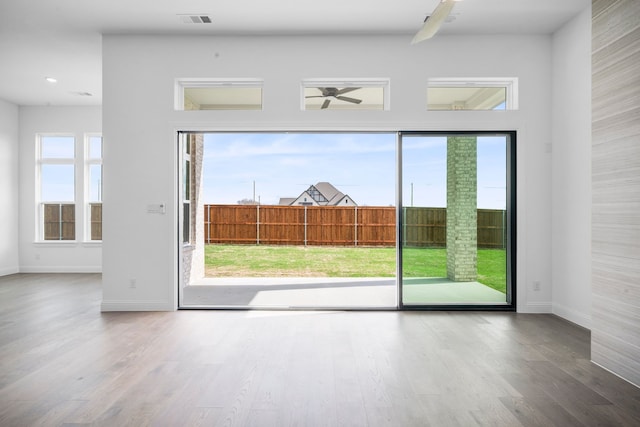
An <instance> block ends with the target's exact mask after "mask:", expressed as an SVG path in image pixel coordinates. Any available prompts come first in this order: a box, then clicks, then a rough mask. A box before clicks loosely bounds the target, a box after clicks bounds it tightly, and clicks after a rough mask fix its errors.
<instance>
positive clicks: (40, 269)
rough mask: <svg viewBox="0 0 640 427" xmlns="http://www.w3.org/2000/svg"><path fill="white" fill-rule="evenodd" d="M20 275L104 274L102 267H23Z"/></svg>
mask: <svg viewBox="0 0 640 427" xmlns="http://www.w3.org/2000/svg"><path fill="white" fill-rule="evenodd" d="M20 273H102V266H101V265H89V266H77V265H76V266H60V265H49V266H29V265H27V266H21V267H20Z"/></svg>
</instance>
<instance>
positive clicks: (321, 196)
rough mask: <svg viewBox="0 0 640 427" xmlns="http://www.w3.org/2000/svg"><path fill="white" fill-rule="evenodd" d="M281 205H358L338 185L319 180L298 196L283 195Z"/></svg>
mask: <svg viewBox="0 0 640 427" xmlns="http://www.w3.org/2000/svg"><path fill="white" fill-rule="evenodd" d="M280 205H308V206H337V205H350V206H357V203H356V202H354V201H353V200H352V199H351V197H349V196H348V195H346V194H344V193H342V192H340V191H339V190H338V189H337V188H336V187H334V186H333V185H331V184H330V183H328V182H319V183H317V184H316V185H311V186H309V188H308V189H307V190H305V191H303V192H302V194H300V196H298V197H296V198H291V197H282V198H280Z"/></svg>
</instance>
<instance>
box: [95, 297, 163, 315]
mask: <svg viewBox="0 0 640 427" xmlns="http://www.w3.org/2000/svg"><path fill="white" fill-rule="evenodd" d="M100 311H102V312H106V311H175V307H174V306H173V304H171V303H170V302H168V301H105V300H103V301H102V304H101V305H100Z"/></svg>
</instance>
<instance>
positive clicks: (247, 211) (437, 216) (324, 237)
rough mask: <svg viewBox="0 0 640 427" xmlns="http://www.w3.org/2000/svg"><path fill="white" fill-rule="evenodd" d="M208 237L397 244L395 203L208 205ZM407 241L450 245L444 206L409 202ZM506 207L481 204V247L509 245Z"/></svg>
mask: <svg viewBox="0 0 640 427" xmlns="http://www.w3.org/2000/svg"><path fill="white" fill-rule="evenodd" d="M204 209H205V211H204V220H205V243H234V244H264V245H332V246H395V244H396V208H394V207H373V206H364V207H359V206H272V205H205V207H204ZM403 215H404V218H403V219H404V224H405V226H404V229H403V241H404V244H405V246H410V247H445V246H446V235H447V233H446V227H447V225H446V224H447V210H446V209H445V208H404V209H403ZM505 237H506V234H505V211H503V210H485V209H479V210H478V247H481V248H504V247H505Z"/></svg>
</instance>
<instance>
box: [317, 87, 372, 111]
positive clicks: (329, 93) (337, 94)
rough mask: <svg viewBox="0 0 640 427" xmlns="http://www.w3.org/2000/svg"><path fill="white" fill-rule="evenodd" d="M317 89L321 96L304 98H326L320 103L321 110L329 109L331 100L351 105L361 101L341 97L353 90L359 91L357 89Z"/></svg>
mask: <svg viewBox="0 0 640 427" xmlns="http://www.w3.org/2000/svg"><path fill="white" fill-rule="evenodd" d="M316 89H318V90H319V91H320V92H321V93H322V95H309V96H305V98H327V99H325V100H324V102H323V103H322V106H321V107H320V109H321V110H324V109H327V108H329V104H331V99H329V98H333V99H339V100H340V101H345V102H351V103H352V104H360V103H361V102H362V99H356V98H350V97H348V96H342V95H343V94H345V93H348V92H353V91H354V90H358V89H360V88H359V87H345V88H342V89H338V88H337V87H319V88H316Z"/></svg>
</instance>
